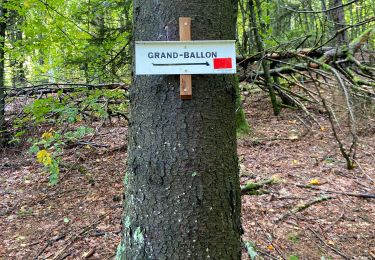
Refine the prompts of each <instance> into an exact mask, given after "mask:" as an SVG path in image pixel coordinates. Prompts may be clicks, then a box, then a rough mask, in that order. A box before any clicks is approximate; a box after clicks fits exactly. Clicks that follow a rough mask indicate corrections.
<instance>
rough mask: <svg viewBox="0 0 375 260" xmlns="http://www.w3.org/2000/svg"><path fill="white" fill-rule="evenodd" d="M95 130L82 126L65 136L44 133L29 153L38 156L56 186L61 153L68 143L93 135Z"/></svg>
mask: <svg viewBox="0 0 375 260" xmlns="http://www.w3.org/2000/svg"><path fill="white" fill-rule="evenodd" d="M93 132H94V129H92V128H90V127H86V126H80V127H78V128H77V129H76V130H75V131H68V132H66V133H64V134H61V133H60V132H52V130H50V131H48V132H45V133H43V135H42V137H41V138H40V139H39V140H36V141H34V142H33V144H32V146H31V147H30V149H29V153H31V154H34V155H36V160H37V162H39V163H40V164H42V165H43V166H44V169H45V170H46V171H47V172H48V173H49V182H50V184H51V185H56V184H57V183H58V180H59V173H60V162H61V152H62V149H63V147H64V146H65V144H66V143H67V142H73V141H76V140H79V139H81V138H83V137H85V136H86V135H88V134H92V133H93Z"/></svg>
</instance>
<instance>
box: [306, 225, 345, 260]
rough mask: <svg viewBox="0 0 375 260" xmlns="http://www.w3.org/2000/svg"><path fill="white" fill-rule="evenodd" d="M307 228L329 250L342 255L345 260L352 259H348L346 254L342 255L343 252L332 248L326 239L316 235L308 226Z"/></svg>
mask: <svg viewBox="0 0 375 260" xmlns="http://www.w3.org/2000/svg"><path fill="white" fill-rule="evenodd" d="M307 228H308V229H309V230H310V231H311V232H312V233H313V234H314V235H315V236H316V237H317V238H318V239H319V240H320V241H321V242H322V243H323V244H324V245H325V246H326V247H328V248H329V249H331V250H332V251H333V252H335V253H336V254H338V255H340V256H341V257H343V258H344V259H351V258H350V257H348V256H347V255H345V254H344V253H342V252H341V251H339V250H338V249H337V248H334V247H333V246H330V245H328V244H327V243H326V242H325V241H324V239H323V238H322V237H321V236H320V235H319V234H318V233H316V232H315V231H314V230H313V229H312V228H310V227H309V226H308V225H307Z"/></svg>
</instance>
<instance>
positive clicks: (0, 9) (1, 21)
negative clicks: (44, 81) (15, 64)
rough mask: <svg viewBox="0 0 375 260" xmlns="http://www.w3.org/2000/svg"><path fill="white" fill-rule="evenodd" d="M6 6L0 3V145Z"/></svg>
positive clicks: (1, 140) (1, 136) (0, 142)
mask: <svg viewBox="0 0 375 260" xmlns="http://www.w3.org/2000/svg"><path fill="white" fill-rule="evenodd" d="M6 11H7V10H6V8H5V7H4V3H0V145H3V144H4V143H5V137H4V136H5V135H4V131H5V86H4V83H5V74H4V69H5V68H4V67H5V63H4V57H5V50H4V47H5V30H6Z"/></svg>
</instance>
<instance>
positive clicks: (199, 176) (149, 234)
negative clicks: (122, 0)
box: [117, 0, 241, 259]
mask: <svg viewBox="0 0 375 260" xmlns="http://www.w3.org/2000/svg"><path fill="white" fill-rule="evenodd" d="M236 8H237V2H236V0H204V1H202V0H191V1H173V0H155V1H141V0H135V1H134V39H135V40H137V41H139V40H143V41H152V40H154V41H155V40H157V41H164V40H178V39H179V35H178V18H179V17H183V16H189V17H191V18H192V39H193V40H221V39H223V40H228V39H234V37H235V26H236V12H237V9H236ZM235 87H236V80H235V78H234V76H231V75H224V76H222V75H220V76H219V75H199V76H194V75H193V99H192V100H188V101H182V100H180V97H179V76H178V75H172V76H171V75H165V76H135V77H134V79H133V84H132V88H131V91H130V92H131V93H130V100H131V101H130V102H131V117H130V122H129V124H130V126H129V151H128V168H127V172H126V176H125V180H124V183H125V197H124V215H123V239H122V242H121V244H120V245H119V247H118V252H117V259H207V258H211V259H240V256H241V250H240V233H241V227H240V226H241V225H240V210H241V204H240V186H239V177H238V165H237V163H238V162H237V153H236V121H235V100H236V91H235Z"/></svg>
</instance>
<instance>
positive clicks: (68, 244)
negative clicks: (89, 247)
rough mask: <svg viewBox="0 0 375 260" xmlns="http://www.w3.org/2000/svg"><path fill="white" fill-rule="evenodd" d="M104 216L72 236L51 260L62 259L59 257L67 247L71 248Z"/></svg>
mask: <svg viewBox="0 0 375 260" xmlns="http://www.w3.org/2000/svg"><path fill="white" fill-rule="evenodd" d="M104 217H105V215H102V216H100V217H99V219H98V220H97V221H95V222H94V223H92V224H90V225H88V226H86V227H84V228H83V229H81V231H80V232H78V233H77V234H76V235H74V236H72V237H71V238H70V239H69V241H68V243H67V244H66V245H65V246H64V247H63V248H62V249H61V250H60V251H58V253H57V254H56V255H55V256H54V257H53V258H52V260H56V259H62V258H61V257H62V256H65V254H64V253H65V251H66V250H67V249H68V247H69V246H71V245H72V244H73V243H74V242H75V241H76V240H77V239H78V238H79V237H80V236H82V235H83V234H85V233H86V232H88V231H89V230H90V229H92V228H94V227H95V226H96V225H98V224H99V223H100V222H101V221H102V220H103V219H104Z"/></svg>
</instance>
